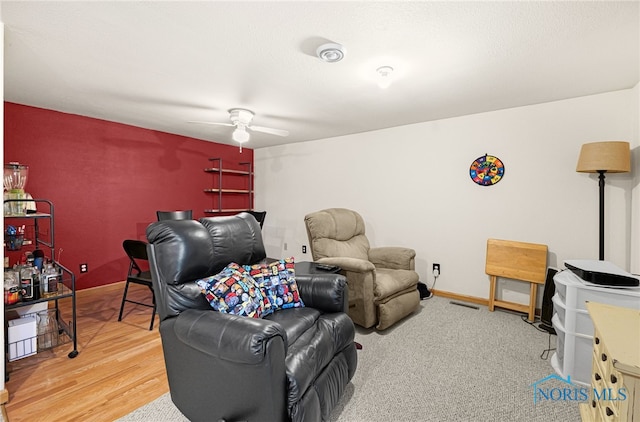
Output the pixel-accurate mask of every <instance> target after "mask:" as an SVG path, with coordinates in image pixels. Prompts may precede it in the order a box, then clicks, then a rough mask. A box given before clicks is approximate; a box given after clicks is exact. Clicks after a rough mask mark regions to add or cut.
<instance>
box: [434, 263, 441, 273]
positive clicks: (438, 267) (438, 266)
mask: <svg viewBox="0 0 640 422" xmlns="http://www.w3.org/2000/svg"><path fill="white" fill-rule="evenodd" d="M432 271H433V274H435V273H436V271H437V272H438V275H440V264H433V270H432Z"/></svg>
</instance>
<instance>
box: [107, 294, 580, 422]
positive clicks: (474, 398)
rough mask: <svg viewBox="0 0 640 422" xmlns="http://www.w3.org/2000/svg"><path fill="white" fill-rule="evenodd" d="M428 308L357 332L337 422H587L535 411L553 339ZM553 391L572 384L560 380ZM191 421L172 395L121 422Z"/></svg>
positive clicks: (550, 409) (447, 306) (507, 316)
mask: <svg viewBox="0 0 640 422" xmlns="http://www.w3.org/2000/svg"><path fill="white" fill-rule="evenodd" d="M421 305H422V306H421V308H420V310H419V312H417V313H416V314H414V315H412V316H411V317H409V318H407V319H405V320H404V321H402V322H401V323H400V324H397V325H396V326H394V327H392V328H391V329H389V330H386V331H384V332H382V333H379V332H376V331H373V330H363V329H357V334H356V341H358V342H360V343H362V345H363V350H360V351H358V369H357V370H356V374H355V376H354V378H353V380H352V382H351V383H350V384H349V386H348V388H347V391H346V393H345V394H344V396H343V398H342V400H341V401H340V403H339V404H338V405H337V406H336V408H335V409H334V411H333V413H332V415H331V420H332V421H334V422H365V421H366V422H370V421H371V422H374V421H380V422H382V421H385V422H388V421H425V422H427V421H434V422H444V421H456V422H457V421H483V422H484V421H532V422H537V421H540V422H543V421H544V422H555V421H562V422H570V421H576V422H577V421H579V420H580V416H579V411H578V405H577V403H575V402H565V401H544V400H543V401H539V402H538V403H537V404H535V405H534V402H533V393H534V391H533V387H532V384H533V383H534V382H536V381H537V380H540V379H542V378H544V377H546V376H548V375H550V374H553V373H554V372H553V369H552V368H551V365H550V363H549V360H544V359H542V358H541V354H542V353H543V351H544V350H545V349H547V347H548V344H549V335H548V334H546V333H543V332H540V331H538V330H537V329H536V328H535V327H533V326H531V325H529V324H527V323H526V322H524V321H523V320H522V318H521V316H520V315H518V314H514V313H508V312H500V311H496V312H489V311H488V310H487V308H486V307H480V309H478V310H476V309H470V308H465V307H461V306H456V305H453V304H451V303H450V301H449V300H447V299H444V298H439V297H434V298H433V299H429V300H424V301H422V303H421ZM551 342H552V346H553V345H554V344H555V336H552V337H551ZM546 386H547V387H549V388H551V387H553V386H558V387H563V386H564V385H562V384H558V381H555V380H552V381H548V382H547V383H546ZM186 420H187V419H186V418H185V417H184V416H183V415H182V414H181V413H180V412H179V411H178V410H177V409H176V408H175V406H174V405H173V403H172V402H171V399H170V397H169V394H166V395H164V396H162V397H160V398H159V399H157V400H155V401H153V402H151V403H149V404H147V405H145V406H143V407H142V408H140V409H138V410H136V411H134V412H132V413H131V414H129V415H127V416H125V417H124V418H121V419H120V420H119V422H133V421H158V422H161V421H166V422H178V421H186Z"/></svg>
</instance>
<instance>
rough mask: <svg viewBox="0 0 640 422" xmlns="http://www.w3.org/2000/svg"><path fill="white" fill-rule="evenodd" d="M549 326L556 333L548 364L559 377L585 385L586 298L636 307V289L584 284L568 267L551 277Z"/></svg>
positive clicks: (639, 297) (639, 296)
mask: <svg viewBox="0 0 640 422" xmlns="http://www.w3.org/2000/svg"><path fill="white" fill-rule="evenodd" d="M553 281H554V283H555V287H556V293H555V295H554V296H553V299H552V301H553V318H552V319H551V322H552V323H553V328H555V330H556V333H557V335H558V338H557V347H556V352H555V353H554V355H553V356H552V357H551V366H552V367H553V369H554V370H555V371H556V372H557V373H558V374H559V375H560V376H562V377H563V378H566V377H567V376H569V375H570V376H571V381H573V382H577V383H581V384H584V385H589V384H590V383H591V361H592V353H593V352H592V350H593V346H592V345H593V343H592V342H593V332H594V329H593V323H592V321H591V317H590V316H589V313H588V311H587V306H586V302H587V301H593V302H599V303H606V304H609V305H615V306H621V307H624V308H632V309H640V290H639V289H637V288H635V289H629V288H626V289H619V288H612V287H600V286H595V285H593V284H586V283H585V282H584V281H582V280H581V279H580V277H578V276H577V275H575V274H574V273H572V272H571V271H569V270H564V271H561V272H559V273H558V274H556V275H555V277H554V278H553Z"/></svg>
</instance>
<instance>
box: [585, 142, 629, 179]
mask: <svg viewBox="0 0 640 422" xmlns="http://www.w3.org/2000/svg"><path fill="white" fill-rule="evenodd" d="M576 171H577V172H581V173H597V172H599V171H605V172H607V173H627V172H629V171H631V149H630V148H629V142H625V141H603V142H592V143H589V144H584V145H582V148H581V149H580V157H579V158H578V166H577V167H576Z"/></svg>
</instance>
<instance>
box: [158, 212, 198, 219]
mask: <svg viewBox="0 0 640 422" xmlns="http://www.w3.org/2000/svg"><path fill="white" fill-rule="evenodd" d="M156 215H157V216H158V221H166V220H193V211H192V210H181V211H156Z"/></svg>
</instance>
